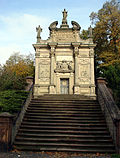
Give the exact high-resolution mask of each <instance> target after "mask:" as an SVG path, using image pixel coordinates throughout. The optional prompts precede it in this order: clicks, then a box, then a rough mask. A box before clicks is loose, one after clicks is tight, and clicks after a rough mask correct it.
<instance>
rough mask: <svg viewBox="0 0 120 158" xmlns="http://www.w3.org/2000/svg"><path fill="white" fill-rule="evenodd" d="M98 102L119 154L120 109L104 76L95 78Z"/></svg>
mask: <svg viewBox="0 0 120 158" xmlns="http://www.w3.org/2000/svg"><path fill="white" fill-rule="evenodd" d="M97 94H98V102H99V104H100V106H101V109H102V111H103V113H104V116H105V118H106V122H107V126H108V128H109V132H110V134H111V136H112V138H113V141H114V143H115V146H116V151H117V153H119V154H120V110H119V108H118V107H117V105H116V104H115V101H114V99H113V97H112V94H111V93H110V91H109V89H108V88H107V86H106V81H105V79H104V78H98V79H97Z"/></svg>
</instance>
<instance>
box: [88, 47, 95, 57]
mask: <svg viewBox="0 0 120 158" xmlns="http://www.w3.org/2000/svg"><path fill="white" fill-rule="evenodd" d="M89 56H90V57H94V50H93V49H90V51H89Z"/></svg>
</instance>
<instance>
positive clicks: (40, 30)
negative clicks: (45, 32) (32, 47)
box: [36, 25, 42, 42]
mask: <svg viewBox="0 0 120 158" xmlns="http://www.w3.org/2000/svg"><path fill="white" fill-rule="evenodd" d="M36 32H37V42H40V39H41V36H40V34H41V32H42V28H41V27H40V25H39V26H38V27H36Z"/></svg>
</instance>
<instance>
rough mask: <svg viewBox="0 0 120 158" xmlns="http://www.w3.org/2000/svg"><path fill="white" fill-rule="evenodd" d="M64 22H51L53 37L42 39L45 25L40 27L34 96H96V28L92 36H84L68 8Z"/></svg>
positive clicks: (64, 13) (64, 12)
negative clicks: (93, 37) (94, 40)
mask: <svg viewBox="0 0 120 158" xmlns="http://www.w3.org/2000/svg"><path fill="white" fill-rule="evenodd" d="M62 13H63V19H62V24H61V25H60V28H58V27H57V25H58V21H55V22H53V23H51V24H50V26H49V30H50V37H49V38H48V39H47V40H42V39H41V36H40V33H41V31H42V29H41V27H40V26H38V27H37V28H36V31H37V42H36V44H33V47H34V49H35V52H36V53H35V64H36V66H35V85H34V97H38V96H40V95H44V94H56V95H57V94H75V95H84V96H89V97H91V98H93V99H96V94H95V76H94V47H95V44H94V43H93V40H92V28H91V27H89V38H88V39H87V40H83V39H81V38H80V29H81V27H80V25H79V24H78V23H77V22H75V21H71V24H72V28H70V27H69V25H68V23H67V11H66V10H65V9H64V11H63V12H62Z"/></svg>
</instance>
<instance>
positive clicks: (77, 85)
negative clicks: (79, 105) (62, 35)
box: [72, 43, 80, 94]
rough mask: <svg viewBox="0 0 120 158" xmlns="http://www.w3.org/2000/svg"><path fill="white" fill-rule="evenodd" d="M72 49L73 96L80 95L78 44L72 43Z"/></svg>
mask: <svg viewBox="0 0 120 158" xmlns="http://www.w3.org/2000/svg"><path fill="white" fill-rule="evenodd" d="M72 45H73V49H74V57H75V58H74V61H75V73H74V94H79V93H80V90H79V89H80V87H79V83H78V73H79V72H78V55H79V45H80V43H72Z"/></svg>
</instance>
